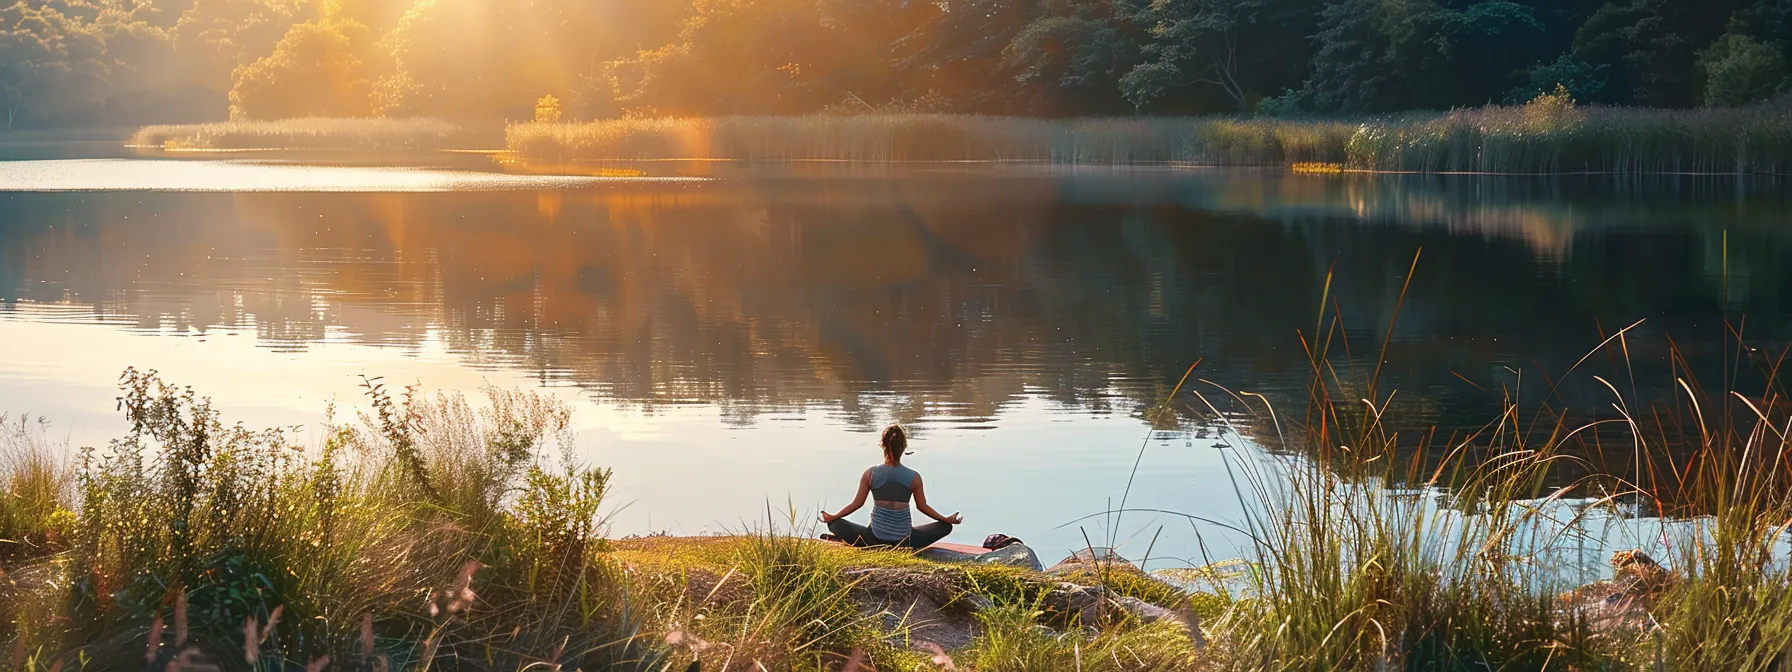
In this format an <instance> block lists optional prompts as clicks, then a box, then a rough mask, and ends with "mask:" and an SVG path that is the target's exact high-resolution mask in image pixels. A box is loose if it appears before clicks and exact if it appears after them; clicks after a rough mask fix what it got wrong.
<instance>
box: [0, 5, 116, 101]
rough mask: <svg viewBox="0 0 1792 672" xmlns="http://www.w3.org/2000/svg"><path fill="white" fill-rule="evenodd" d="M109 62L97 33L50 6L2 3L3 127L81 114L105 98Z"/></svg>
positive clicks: (0, 87)
mask: <svg viewBox="0 0 1792 672" xmlns="http://www.w3.org/2000/svg"><path fill="white" fill-rule="evenodd" d="M110 77H111V64H110V63H109V62H108V61H107V59H106V51H105V42H104V40H103V38H102V37H101V35H100V34H99V33H98V32H96V31H94V30H92V28H91V26H88V25H84V24H83V23H81V21H79V20H78V19H76V18H75V17H71V16H69V15H67V14H64V13H62V12H61V11H59V10H58V9H56V8H55V7H52V6H48V5H44V4H37V5H35V6H33V5H28V4H26V3H24V2H19V3H17V4H14V5H12V6H11V7H7V8H4V9H0V110H4V111H5V115H6V117H5V119H6V128H7V129H12V128H14V127H15V126H16V125H17V124H19V123H21V122H33V121H44V120H49V119H58V118H62V119H66V118H79V117H82V116H86V115H89V114H91V113H92V112H93V111H94V110H95V109H96V108H97V107H99V106H100V105H101V104H103V103H104V102H105V99H106V94H107V92H108V89H109V86H110Z"/></svg>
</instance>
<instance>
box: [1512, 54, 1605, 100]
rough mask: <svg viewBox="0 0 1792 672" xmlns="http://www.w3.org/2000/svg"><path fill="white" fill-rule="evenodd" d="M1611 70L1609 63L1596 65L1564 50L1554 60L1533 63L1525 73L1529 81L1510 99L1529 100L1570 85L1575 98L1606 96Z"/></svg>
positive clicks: (1516, 88)
mask: <svg viewBox="0 0 1792 672" xmlns="http://www.w3.org/2000/svg"><path fill="white" fill-rule="evenodd" d="M1610 70H1611V66H1609V65H1593V64H1591V63H1588V62H1586V61H1583V60H1580V59H1578V58H1575V57H1574V56H1572V55H1569V54H1562V55H1561V56H1557V57H1556V59H1555V60H1554V61H1550V62H1548V63H1539V64H1537V65H1534V66H1531V67H1530V68H1529V69H1528V70H1527V71H1526V73H1525V77H1526V81H1525V83H1523V84H1520V85H1518V86H1515V87H1513V88H1512V90H1511V91H1509V92H1507V93H1506V103H1507V104H1510V105H1518V104H1522V103H1526V102H1529V101H1531V100H1533V99H1535V98H1536V97H1537V96H1541V95H1543V94H1546V93H1551V92H1554V91H1555V90H1556V87H1558V86H1559V87H1562V88H1563V89H1566V90H1567V91H1568V95H1569V96H1570V97H1572V98H1573V99H1574V100H1578V101H1593V100H1600V99H1603V98H1604V96H1605V90H1606V82H1607V77H1608V75H1607V73H1608V72H1609V71H1610Z"/></svg>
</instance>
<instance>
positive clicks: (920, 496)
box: [915, 474, 964, 525]
mask: <svg viewBox="0 0 1792 672" xmlns="http://www.w3.org/2000/svg"><path fill="white" fill-rule="evenodd" d="M915 508H917V509H920V510H921V513H925V514H927V517H928V518H932V519H934V520H937V521H940V522H942V523H951V524H953V525H957V524H959V523H962V522H964V516H960V515H958V514H956V513H954V514H952V515H951V516H949V517H948V516H942V515H940V512H938V511H935V510H933V507H931V506H928V505H927V491H925V490H923V489H921V475H920V474H915Z"/></svg>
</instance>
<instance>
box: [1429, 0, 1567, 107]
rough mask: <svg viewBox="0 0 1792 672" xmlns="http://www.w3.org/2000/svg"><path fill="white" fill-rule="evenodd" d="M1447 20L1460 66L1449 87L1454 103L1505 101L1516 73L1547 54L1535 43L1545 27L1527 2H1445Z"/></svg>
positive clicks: (1454, 51) (1451, 50) (1454, 52)
mask: <svg viewBox="0 0 1792 672" xmlns="http://www.w3.org/2000/svg"><path fill="white" fill-rule="evenodd" d="M1444 24H1445V30H1446V33H1447V35H1448V36H1449V39H1450V54H1451V58H1452V60H1453V61H1454V63H1455V71H1456V76H1455V77H1452V78H1450V80H1449V84H1450V85H1449V86H1448V87H1447V90H1449V92H1450V95H1451V101H1450V102H1451V103H1452V104H1467V105H1485V104H1488V103H1498V102H1500V99H1501V98H1503V97H1504V96H1505V95H1506V93H1507V91H1509V90H1510V88H1511V86H1512V84H1513V82H1514V80H1515V78H1516V74H1517V73H1519V72H1521V71H1522V70H1524V68H1525V66H1526V65H1527V64H1529V63H1531V62H1533V61H1535V60H1536V59H1538V58H1540V57H1542V56H1543V55H1544V54H1542V53H1538V52H1537V51H1536V49H1535V46H1534V45H1536V44H1537V43H1538V42H1539V41H1540V40H1539V38H1540V37H1541V36H1542V35H1543V33H1544V31H1545V26H1544V24H1543V22H1542V21H1540V20H1538V19H1537V14H1536V11H1535V9H1534V8H1532V7H1530V6H1528V5H1523V4H1519V3H1516V2H1508V1H1506V0H1483V1H1482V2H1474V3H1472V4H1466V5H1461V6H1457V7H1448V6H1446V7H1445V8H1444Z"/></svg>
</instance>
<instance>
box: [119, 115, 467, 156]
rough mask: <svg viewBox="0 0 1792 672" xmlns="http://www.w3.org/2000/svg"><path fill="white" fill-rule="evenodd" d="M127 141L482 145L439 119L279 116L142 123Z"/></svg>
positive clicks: (256, 146)
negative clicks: (277, 118) (266, 119)
mask: <svg viewBox="0 0 1792 672" xmlns="http://www.w3.org/2000/svg"><path fill="white" fill-rule="evenodd" d="M128 144H130V145H132V146H135V147H138V148H142V149H148V150H152V151H155V150H161V151H223V150H272V149H285V150H336V151H355V152H370V151H384V152H393V151H417V150H439V149H482V148H483V147H482V146H481V138H480V134H478V133H476V132H473V131H471V130H469V129H466V128H462V127H460V126H457V125H455V124H452V123H449V122H447V121H443V120H440V119H281V120H278V121H228V122H217V123H210V124H185V125H171V126H145V127H143V128H141V129H138V130H137V132H136V133H135V134H133V135H132V136H131V139H130V141H129V143H128Z"/></svg>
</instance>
